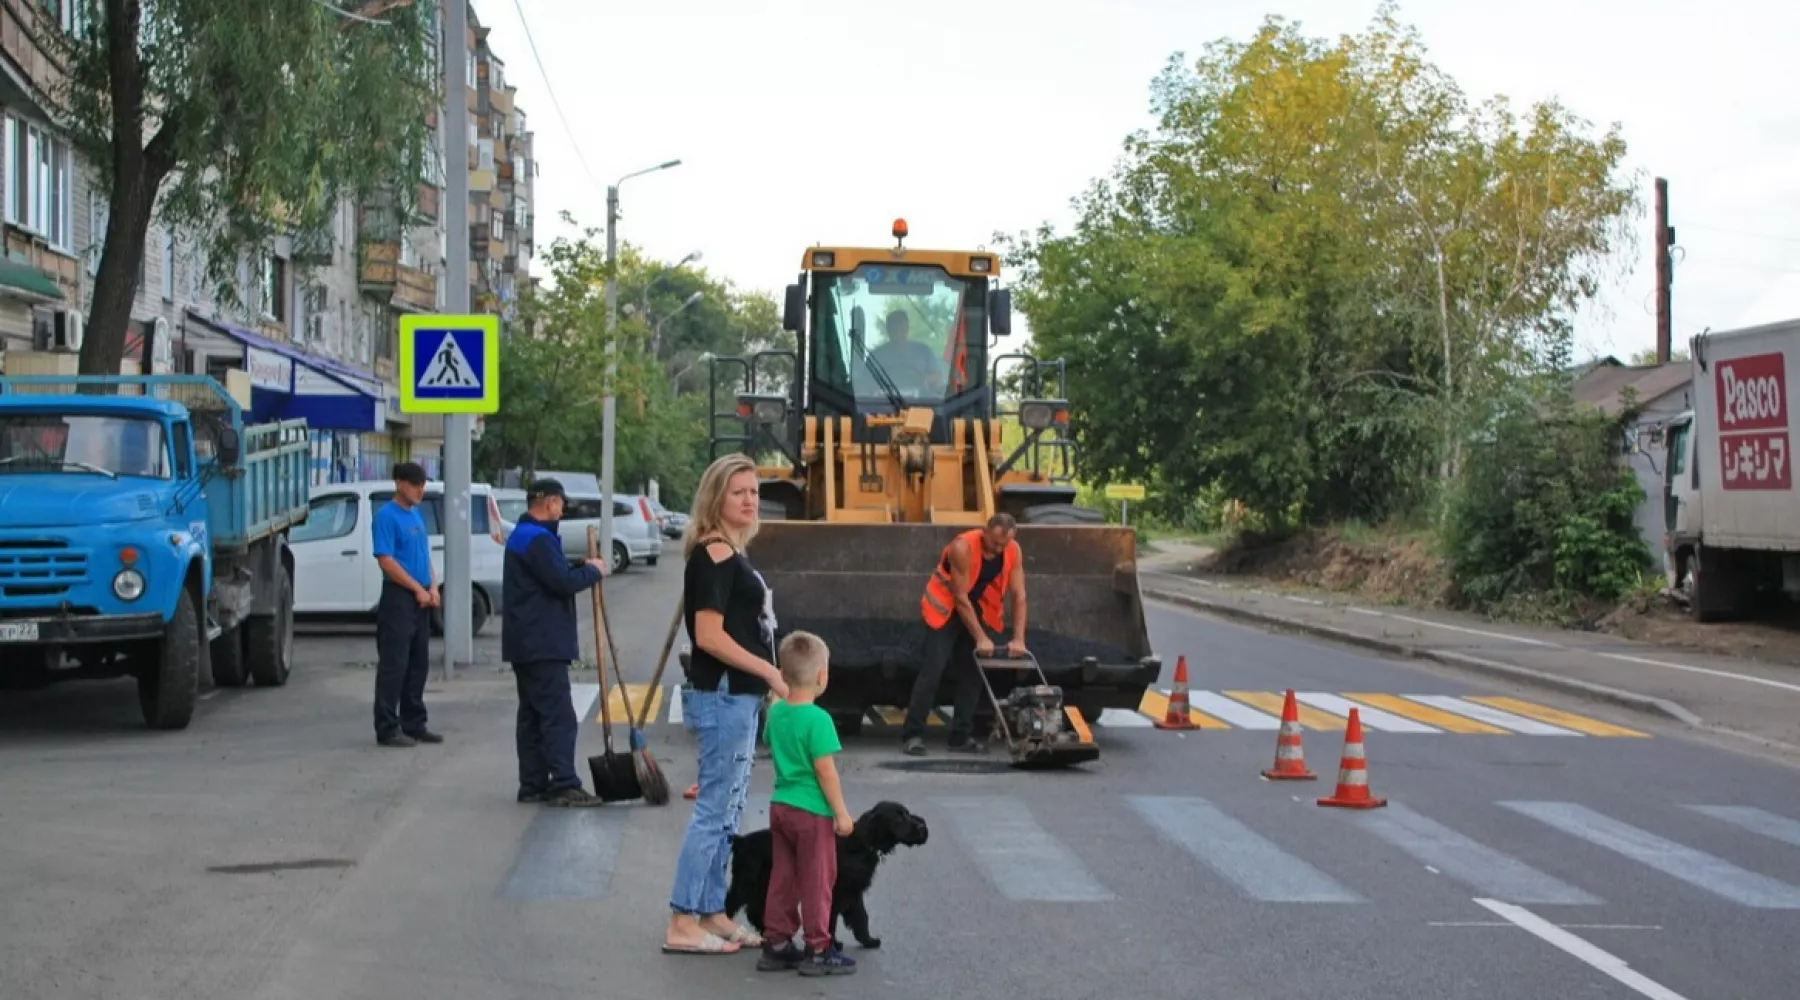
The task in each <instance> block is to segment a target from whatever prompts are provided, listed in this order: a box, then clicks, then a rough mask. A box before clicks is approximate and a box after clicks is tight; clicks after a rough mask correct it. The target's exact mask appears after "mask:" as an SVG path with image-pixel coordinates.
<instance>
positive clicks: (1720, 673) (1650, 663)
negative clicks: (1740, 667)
mask: <svg viewBox="0 0 1800 1000" xmlns="http://www.w3.org/2000/svg"><path fill="white" fill-rule="evenodd" d="M1595 655H1597V656H1605V657H1608V658H1610V659H1614V660H1624V661H1625V662H1626V663H1638V664H1642V665H1644V666H1646V667H1662V668H1663V669H1665V670H1685V671H1687V672H1688V673H1690V674H1705V675H1706V676H1708V677H1724V678H1727V679H1729V680H1734V681H1743V682H1744V683H1746V684H1761V685H1762V686H1764V687H1772V688H1780V689H1781V690H1783V691H1794V692H1800V684H1789V683H1787V682H1786V681H1772V680H1770V679H1768V678H1767V677H1754V676H1751V675H1750V674H1737V673H1732V672H1731V671H1729V670H1714V669H1712V668H1710V667H1692V666H1689V665H1687V664H1685V663H1670V662H1669V661H1667V660H1651V659H1647V658H1645V657H1642V656H1630V655H1628V654H1625V653H1596V654H1595Z"/></svg>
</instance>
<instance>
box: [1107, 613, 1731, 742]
mask: <svg viewBox="0 0 1800 1000" xmlns="http://www.w3.org/2000/svg"><path fill="white" fill-rule="evenodd" d="M1143 595H1144V596H1145V597H1147V598H1150V599H1152V600H1158V601H1164V602H1166V603H1169V604H1177V605H1181V606H1182V607H1186V608H1190V609H1193V610H1195V611H1204V612H1206V613H1208V614H1214V615H1218V616H1220V617H1222V618H1232V619H1236V620H1238V621H1243V622H1248V623H1250V624H1253V625H1266V626H1271V627H1274V628H1280V629H1286V630H1289V631H1294V632H1303V633H1306V634H1308V635H1312V636H1316V637H1318V638H1321V639H1329V640H1331V641H1333V642H1339V643H1343V644H1345V645H1349V646H1359V647H1361V648H1363V649H1370V650H1374V651H1376V652H1380V653H1386V654H1388V655H1389V656H1396V657H1406V658H1409V659H1415V660H1428V661H1430V662H1433V663H1438V664H1441V665H1443V666H1446V667H1456V668H1460V669H1463V670H1469V671H1474V672H1476V673H1486V674H1497V675H1500V676H1502V677H1507V678H1509V679H1512V680H1515V681H1520V682H1522V683H1525V684H1535V685H1537V686H1538V687H1544V688H1552V689H1555V690H1558V691H1562V692H1564V693H1567V694H1574V695H1579V696H1582V697H1585V698H1596V699H1599V700H1601V701H1606V702H1611V703H1612V704H1615V705H1619V706H1621V707H1623V708H1628V709H1632V710H1633V711H1637V712H1643V713H1645V714H1647V715H1654V716H1658V717H1660V718H1664V719H1670V720H1673V721H1675V722H1679V723H1682V724H1684V725H1689V726H1694V727H1696V728H1707V726H1706V723H1705V722H1704V721H1702V720H1701V718H1700V717H1699V716H1698V715H1695V714H1694V713H1693V712H1690V711H1688V710H1687V709H1686V708H1683V707H1682V706H1681V705H1678V704H1676V703H1675V702H1672V701H1669V700H1668V699H1666V698H1652V697H1651V696H1649V695H1646V694H1638V693H1637V692H1635V691H1626V690H1624V689H1622V688H1615V687H1608V686H1606V685H1604V684H1595V683H1593V682H1592V681H1584V680H1578V679H1576V678H1574V677H1563V676H1560V675H1558V674H1551V673H1545V672H1544V671H1542V670H1533V669H1532V668H1530V667H1520V666H1515V665H1514V664H1511V663H1501V662H1499V661H1498V660H1489V659H1485V658H1483V657H1479V656H1469V655H1468V654H1466V653H1452V652H1448V651H1444V650H1437V649H1428V648H1426V647H1423V646H1415V645H1411V644H1408V643H1402V642H1394V641H1392V640H1390V639H1377V638H1375V637H1374V636H1369V635H1364V634H1362V633H1360V632H1354V631H1351V630H1349V629H1342V628H1336V627H1334V626H1331V625H1320V624H1317V623H1315V622H1307V621H1300V620H1298V619H1295V618H1289V617H1285V616H1282V615H1277V614H1273V613H1270V612H1267V611H1252V610H1250V609H1248V608H1245V607H1242V606H1240V605H1237V604H1234V603H1232V602H1230V601H1209V600H1206V599H1205V598H1203V597H1196V596H1194V595H1192V594H1184V593H1180V592H1177V591H1172V590H1161V589H1157V588H1154V587H1145V588H1144V590H1143Z"/></svg>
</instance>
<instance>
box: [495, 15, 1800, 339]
mask: <svg viewBox="0 0 1800 1000" xmlns="http://www.w3.org/2000/svg"><path fill="white" fill-rule="evenodd" d="M475 10H476V16H477V18H478V19H479V20H480V21H481V22H482V23H483V24H486V25H489V26H491V27H492V29H493V35H492V38H491V42H492V44H493V46H494V49H495V51H496V52H497V53H498V54H499V55H500V56H501V58H502V59H503V60H504V61H505V64H506V75H507V78H508V80H509V81H510V82H511V83H513V84H514V85H515V86H517V87H518V88H519V104H520V106H521V107H523V108H524V109H526V111H527V114H528V116H529V119H530V125H531V128H532V129H533V130H534V131H535V132H536V133H537V154H538V158H539V159H540V161H541V164H542V166H541V174H540V176H539V178H538V186H537V191H538V206H537V216H538V219H539V223H538V234H539V239H540V242H541V243H543V244H548V242H549V240H550V239H551V238H553V237H554V236H556V235H558V234H559V233H566V232H568V230H566V229H565V228H564V227H562V226H561V225H560V224H559V223H558V222H557V221H556V217H557V213H558V212H560V211H562V210H567V211H570V212H573V213H574V214H575V215H576V216H577V217H578V218H579V219H580V221H581V222H582V223H583V224H585V225H592V226H602V225H604V222H605V185H606V184H608V183H610V182H612V181H614V180H616V179H617V178H618V177H620V176H621V175H623V174H625V173H629V172H632V171H635V170H638V169H641V168H643V167H646V166H650V165H653V164H656V163H660V162H663V161H665V160H669V159H674V158H680V159H681V160H682V161H683V162H682V166H680V167H677V168H674V169H673V170H669V171H664V172H659V173H654V174H650V175H647V176H643V177H636V178H633V179H631V180H630V181H627V182H626V183H625V185H624V186H623V188H622V201H623V206H624V218H623V220H622V222H621V224H620V236H621V238H622V239H624V240H627V241H630V242H633V243H637V244H640V245H642V246H644V247H646V248H647V249H648V251H649V252H650V253H651V254H653V255H655V256H657V257H661V258H664V259H668V260H674V259H678V258H680V257H681V256H682V255H684V254H686V253H688V252H689V251H692V250H699V251H701V252H703V253H704V255H705V256H704V259H703V261H702V262H701V266H703V267H705V268H707V269H708V270H709V271H711V272H712V273H713V274H714V275H716V276H721V277H726V278H730V279H732V280H733V281H735V282H737V283H738V284H739V285H740V286H743V287H746V288H754V289H763V290H767V291H771V292H776V293H779V290H780V288H781V286H782V285H784V284H786V283H787V282H789V281H792V280H793V278H794V275H795V273H796V272H797V271H798V269H799V262H800V259H801V254H802V252H803V250H804V248H805V247H807V246H809V245H811V244H813V243H834V242H835V243H852V244H855V243H860V244H873V245H881V244H884V243H886V242H888V229H889V225H890V223H891V222H892V220H893V219H894V217H896V216H903V217H905V218H906V219H907V220H908V222H909V224H910V226H911V230H912V236H911V238H910V240H909V243H910V244H912V245H915V246H920V247H927V246H930V247H975V246H979V245H981V244H984V243H986V242H988V241H989V239H990V237H991V234H992V233H993V232H995V231H996V230H999V231H1004V232H1009V233H1012V232H1018V231H1020V230H1025V229H1031V228H1035V227H1036V226H1037V225H1039V224H1040V223H1042V222H1045V221H1050V222H1053V223H1057V224H1059V225H1061V224H1064V223H1065V222H1066V221H1067V219H1068V218H1069V210H1068V204H1069V199H1070V198H1071V197H1073V196H1074V195H1076V194H1078V193H1079V192H1080V191H1081V190H1082V189H1083V188H1084V187H1085V185H1086V184H1087V183H1088V181H1089V180H1090V179H1092V178H1093V177H1095V176H1098V175H1101V174H1104V173H1106V172H1107V171H1108V170H1109V169H1110V167H1111V166H1112V164H1113V162H1114V161H1115V158H1116V157H1117V155H1118V151H1119V148H1120V146H1119V144H1120V141H1121V139H1123V138H1124V136H1125V135H1126V134H1127V133H1128V132H1130V131H1131V130H1133V129H1136V128H1140V127H1144V126H1148V125H1150V124H1151V122H1150V119H1149V114H1148V96H1149V84H1150V81H1151V79H1152V78H1153V77H1154V76H1155V75H1156V73H1157V72H1158V71H1159V70H1160V69H1161V68H1162V66H1163V64H1164V62H1165V60H1166V59H1167V58H1168V57H1169V55H1170V54H1171V53H1173V52H1175V51H1178V50H1185V51H1186V52H1188V53H1190V54H1197V53H1199V51H1200V50H1201V48H1202V47H1203V46H1204V45H1205V43H1206V42H1208V41H1210V40H1212V39H1215V38H1218V37H1220V36H1231V37H1233V38H1240V39H1241V38H1245V37H1248V35H1249V33H1250V32H1251V31H1253V30H1254V29H1255V27H1256V25H1257V24H1258V23H1259V22H1260V20H1261V19H1262V17H1263V16H1264V15H1265V14H1266V13H1276V14H1280V15H1283V16H1286V17H1289V18H1292V19H1296V20H1298V21H1300V22H1301V27H1302V28H1303V30H1305V31H1306V33H1308V34H1310V35H1327V36H1332V37H1335V36H1337V35H1338V34H1340V33H1343V32H1354V31H1359V30H1361V29H1362V28H1363V26H1364V25H1365V24H1366V23H1367V21H1368V19H1369V18H1370V17H1371V16H1372V14H1373V12H1374V10H1375V4H1374V3H1373V2H1372V0H1369V2H1350V0H1266V2H1264V3H1260V4H1257V3H1250V4H1244V3H1226V2H1223V0H1211V2H1198V3H1196V2H1192V0H1189V2H1186V3H1180V2H1174V0H1031V2H1027V0H994V2H988V3H983V4H974V3H968V2H948V0H912V2H909V3H851V4H844V5H841V6H839V5H832V6H826V5H825V4H822V3H817V2H814V3H811V4H803V3H800V2H797V0H795V2H778V0H736V2H725V0H694V2H686V0H660V2H656V3H649V2H633V3H624V2H617V0H476V7H475ZM521 13H522V14H523V19H522V18H521ZM1400 16H1401V19H1402V20H1403V21H1406V22H1409V23H1411V24H1414V25H1416V26H1417V27H1418V28H1419V29H1420V31H1421V32H1422V34H1423V36H1424V39H1425V42H1426V43H1427V45H1428V46H1429V47H1430V53H1431V56H1432V57H1433V58H1434V59H1435V61H1436V62H1437V63H1438V65H1440V66H1441V67H1443V68H1444V69H1446V70H1447V71H1449V72H1450V73H1451V74H1453V75H1454V76H1455V77H1456V79H1457V80H1458V81H1459V82H1460V84H1461V85H1462V87H1463V89H1464V90H1465V91H1467V92H1468V93H1469V94H1470V95H1471V96H1473V97H1476V98H1481V97H1485V96H1488V95H1491V94H1494V93H1504V94H1506V95H1507V96H1509V97H1511V98H1512V99H1514V101H1515V102H1520V103H1523V102H1528V101H1531V100H1534V99H1537V98H1541V97H1547V96H1557V97H1560V98H1561V99H1562V100H1563V101H1564V102H1566V103H1567V104H1569V105H1570V106H1571V107H1573V109H1574V110H1575V111H1576V112H1577V113H1578V114H1581V115H1582V116H1584V117H1586V118H1588V119H1589V120H1591V121H1594V122H1595V123H1597V124H1599V125H1604V124H1605V123H1609V122H1613V121H1618V122H1621V123H1623V125H1624V130H1625V136H1626V140H1627V142H1628V143H1629V145H1630V151H1629V163H1628V166H1629V167H1630V168H1633V169H1641V170H1643V171H1644V172H1645V177H1644V180H1643V188H1642V190H1643V200H1644V204H1645V206H1646V211H1645V213H1644V217H1643V220H1642V222H1641V225H1640V242H1641V244H1642V251H1641V253H1640V254H1639V255H1638V259H1636V260H1633V261H1631V262H1629V263H1630V264H1631V270H1630V273H1629V275H1628V276H1627V277H1626V278H1625V280H1624V283H1623V284H1622V285H1621V286H1619V287H1616V288H1613V289H1609V292H1608V294H1607V296H1606V297H1605V299H1604V300H1603V303H1602V305H1601V307H1600V308H1598V309H1596V310H1594V311H1592V312H1591V314H1589V315H1587V316H1585V317H1584V318H1583V322H1582V324H1581V327H1580V330H1579V332H1578V342H1579V345H1580V347H1579V352H1580V353H1581V354H1583V355H1584V356H1586V355H1593V354H1608V353H1610V354H1617V355H1619V356H1620V357H1621V359H1624V358H1625V357H1626V356H1628V355H1630V354H1632V353H1634V352H1636V351H1638V350H1642V349H1645V348H1648V347H1651V346H1652V345H1653V344H1654V341H1655V312H1654V296H1653V277H1654V265H1653V262H1652V257H1651V227H1650V221H1649V211H1648V206H1649V205H1650V203H1651V187H1650V180H1649V177H1650V176H1651V175H1660V176H1663V177H1666V178H1668V180H1669V187H1670V205H1671V216H1672V220H1673V222H1674V224H1675V227H1676V235H1677V240H1678V243H1679V244H1680V249H1679V250H1678V251H1677V254H1676V259H1677V261H1678V263H1677V264H1676V270H1675V285H1674V317H1675V340H1676V343H1677V344H1678V345H1679V344H1680V343H1682V342H1683V341H1684V340H1685V339H1686V338H1687V337H1688V336H1689V335H1691V334H1693V333H1697V332H1699V331H1700V330H1701V329H1703V328H1706V327H1709V326H1710V327H1712V328H1714V329H1728V328H1731V327H1734V326H1740V325H1746V324H1749V323H1757V322H1769V321H1775V320H1781V319H1789V318H1796V317H1800V76H1796V75H1795V70H1794V66H1795V62H1794V56H1795V52H1796V50H1797V48H1800V3H1795V2H1794V0H1714V2H1709V3H1704V4H1701V3H1695V2H1692V0H1687V2H1675V0H1554V2H1552V0H1515V2H1513V3H1510V4H1508V5H1505V6H1504V7H1502V6H1501V5H1498V4H1476V3H1471V2H1469V0H1412V2H1410V3H1407V4H1405V5H1404V6H1402V7H1401V9H1400ZM526 26H529V30H530V36H531V38H532V39H534V40H535V42H536V45H537V53H538V55H539V56H541V58H542V64H543V72H542V73H540V71H539V67H538V65H537V61H536V60H535V59H534V58H533V54H532V50H531V46H530V44H529V43H528V41H527V35H526V30H525V28H526ZM552 94H554V98H555V102H556V103H557V104H560V105H561V108H562V111H563V113H564V114H565V115H566V118H567V126H566V127H565V125H564V123H563V120H562V118H560V117H559V116H558V113H557V111H556V107H555V106H554V105H553V103H552V100H551V97H552ZM584 160H585V164H586V165H585V167H584V165H583V161H584Z"/></svg>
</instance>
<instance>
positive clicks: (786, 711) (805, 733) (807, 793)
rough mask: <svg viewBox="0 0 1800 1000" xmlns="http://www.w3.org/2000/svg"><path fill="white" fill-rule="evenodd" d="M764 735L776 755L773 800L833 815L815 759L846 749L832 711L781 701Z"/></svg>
mask: <svg viewBox="0 0 1800 1000" xmlns="http://www.w3.org/2000/svg"><path fill="white" fill-rule="evenodd" d="M764 736H765V738H766V739H767V740H768V741H769V753H770V755H771V756H772V757H774V758H775V794H774V795H772V796H770V798H769V801H771V802H779V803H781V804H783V805H787V806H792V807H793V808H795V809H803V810H805V811H806V812H809V813H816V814H818V815H820V816H830V815H833V813H832V811H831V803H830V802H827V801H826V800H825V791H824V789H821V788H820V787H819V775H818V772H816V771H814V770H813V761H814V760H816V759H818V758H820V757H826V756H829V755H831V754H834V753H837V752H838V751H840V750H842V749H843V745H842V744H840V743H839V742H838V734H837V726H836V725H834V724H833V723H832V721H831V713H829V712H827V711H825V710H824V709H822V708H820V707H819V706H817V705H790V704H788V703H787V702H785V701H779V700H777V701H776V702H775V703H774V704H771V705H770V706H769V725H768V727H767V729H766V730H765V731H764Z"/></svg>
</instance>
